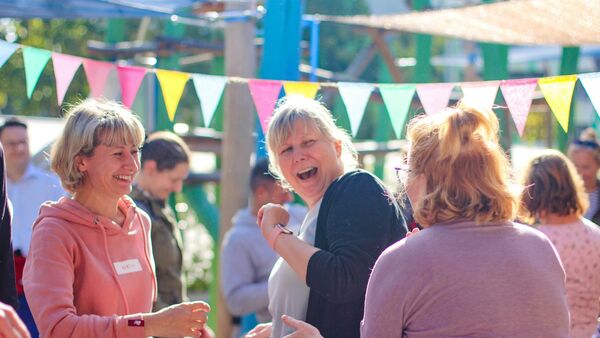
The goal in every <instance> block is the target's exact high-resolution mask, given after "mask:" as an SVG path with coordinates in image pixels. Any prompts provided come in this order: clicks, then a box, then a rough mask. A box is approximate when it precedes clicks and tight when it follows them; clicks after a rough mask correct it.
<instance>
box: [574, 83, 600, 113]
mask: <svg viewBox="0 0 600 338" xmlns="http://www.w3.org/2000/svg"><path fill="white" fill-rule="evenodd" d="M579 80H580V81H581V84H582V85H583V88H585V91H586V92H587V94H588V96H589V97H590V101H592V104H593V105H594V109H596V114H598V116H600V73H590V74H581V75H579Z"/></svg>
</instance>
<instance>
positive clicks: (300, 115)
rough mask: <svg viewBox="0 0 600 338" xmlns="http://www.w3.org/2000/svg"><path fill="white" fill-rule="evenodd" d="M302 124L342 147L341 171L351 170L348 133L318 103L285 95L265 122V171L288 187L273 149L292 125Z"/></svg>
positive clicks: (354, 158) (353, 163)
mask: <svg viewBox="0 0 600 338" xmlns="http://www.w3.org/2000/svg"><path fill="white" fill-rule="evenodd" d="M297 121H304V122H306V123H307V124H308V125H309V126H313V127H315V129H316V130H317V131H319V132H320V133H322V134H323V135H325V137H327V139H329V140H331V141H333V142H335V141H339V142H340V143H341V144H342V156H341V158H342V163H343V165H344V171H349V170H352V169H355V168H356V167H357V166H358V160H357V155H356V149H355V148H354V144H352V140H351V139H350V136H349V135H348V133H346V131H345V130H343V129H341V128H339V127H337V126H336V125H335V121H334V119H333V117H332V116H331V112H330V111H329V110H328V109H327V108H326V107H325V106H324V105H323V104H322V103H321V102H319V101H317V100H313V99H309V98H306V97H304V96H301V95H288V96H286V97H284V98H282V99H281V100H279V102H278V103H277V107H276V108H275V111H274V112H273V117H272V118H271V120H270V121H269V128H268V130H267V135H266V137H265V138H266V143H267V151H268V153H269V159H270V161H269V169H270V171H271V172H272V174H273V175H274V176H275V177H276V178H277V179H278V180H279V181H280V182H281V185H282V186H283V187H284V188H287V189H291V188H292V187H291V186H290V185H289V183H288V182H287V181H286V180H285V178H284V177H283V174H282V173H281V168H280V167H279V161H278V158H277V149H279V148H280V147H281V145H282V144H283V143H285V141H286V140H287V139H288V137H289V136H290V135H291V134H292V133H293V132H294V124H295V123H296V122H297Z"/></svg>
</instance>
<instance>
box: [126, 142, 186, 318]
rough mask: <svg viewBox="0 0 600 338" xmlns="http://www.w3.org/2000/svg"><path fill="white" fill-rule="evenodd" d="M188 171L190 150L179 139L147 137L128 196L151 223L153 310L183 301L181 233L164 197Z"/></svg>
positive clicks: (172, 190) (166, 196)
mask: <svg viewBox="0 0 600 338" xmlns="http://www.w3.org/2000/svg"><path fill="white" fill-rule="evenodd" d="M189 170H190V150H189V149H188V146H187V145H186V144H185V142H184V141H183V140H182V139H181V138H180V137H179V136H177V135H175V134H173V133H171V132H167V131H159V132H155V133H153V134H150V135H149V136H148V138H147V139H146V141H145V142H144V146H143V147H142V154H141V168H140V172H139V173H138V174H137V176H136V178H135V184H134V186H133V190H132V191H131V194H130V195H129V196H130V197H131V198H132V199H133V200H134V202H135V204H136V205H137V206H138V207H139V208H141V209H143V210H144V211H146V212H147V213H148V216H150V220H151V222H152V230H151V237H152V253H153V254H154V262H155V266H156V282H157V284H158V295H157V300H156V303H154V307H153V309H154V311H157V310H160V309H163V308H165V307H167V306H169V305H173V304H177V303H181V302H182V301H184V300H186V298H187V297H186V292H185V282H184V278H183V273H182V265H183V256H182V253H181V249H182V239H181V232H180V230H179V228H178V227H177V219H176V218H175V212H174V211H173V209H172V208H171V206H170V205H169V203H168V198H169V195H170V194H171V193H174V192H180V191H181V189H182V187H183V181H184V180H185V179H186V177H187V176H188V173H189Z"/></svg>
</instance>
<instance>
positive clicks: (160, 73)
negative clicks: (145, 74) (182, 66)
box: [156, 69, 190, 121]
mask: <svg viewBox="0 0 600 338" xmlns="http://www.w3.org/2000/svg"><path fill="white" fill-rule="evenodd" d="M156 77H157V78H158V82H159V83H160V89H161V90H162V94H163V98H164V100H165V106H166V107H167V113H168V114H169V120H170V121H173V119H175V112H176V111H177V106H178V105H179V100H181V95H182V94H183V89H184V88H185V84H186V83H187V80H188V79H189V78H190V74H188V73H183V72H176V71H172V70H162V69H157V70H156Z"/></svg>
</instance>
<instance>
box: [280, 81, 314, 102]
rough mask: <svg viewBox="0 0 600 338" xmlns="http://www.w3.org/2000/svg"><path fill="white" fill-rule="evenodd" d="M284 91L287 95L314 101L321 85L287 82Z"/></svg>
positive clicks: (284, 84)
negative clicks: (299, 96) (300, 96)
mask: <svg viewBox="0 0 600 338" xmlns="http://www.w3.org/2000/svg"><path fill="white" fill-rule="evenodd" d="M283 89H284V90H285V95H292V94H298V95H302V96H305V97H308V98H309V99H314V98H315V96H316V95H317V91H318V90H319V84H318V83H316V82H295V81H285V82H284V83H283Z"/></svg>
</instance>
